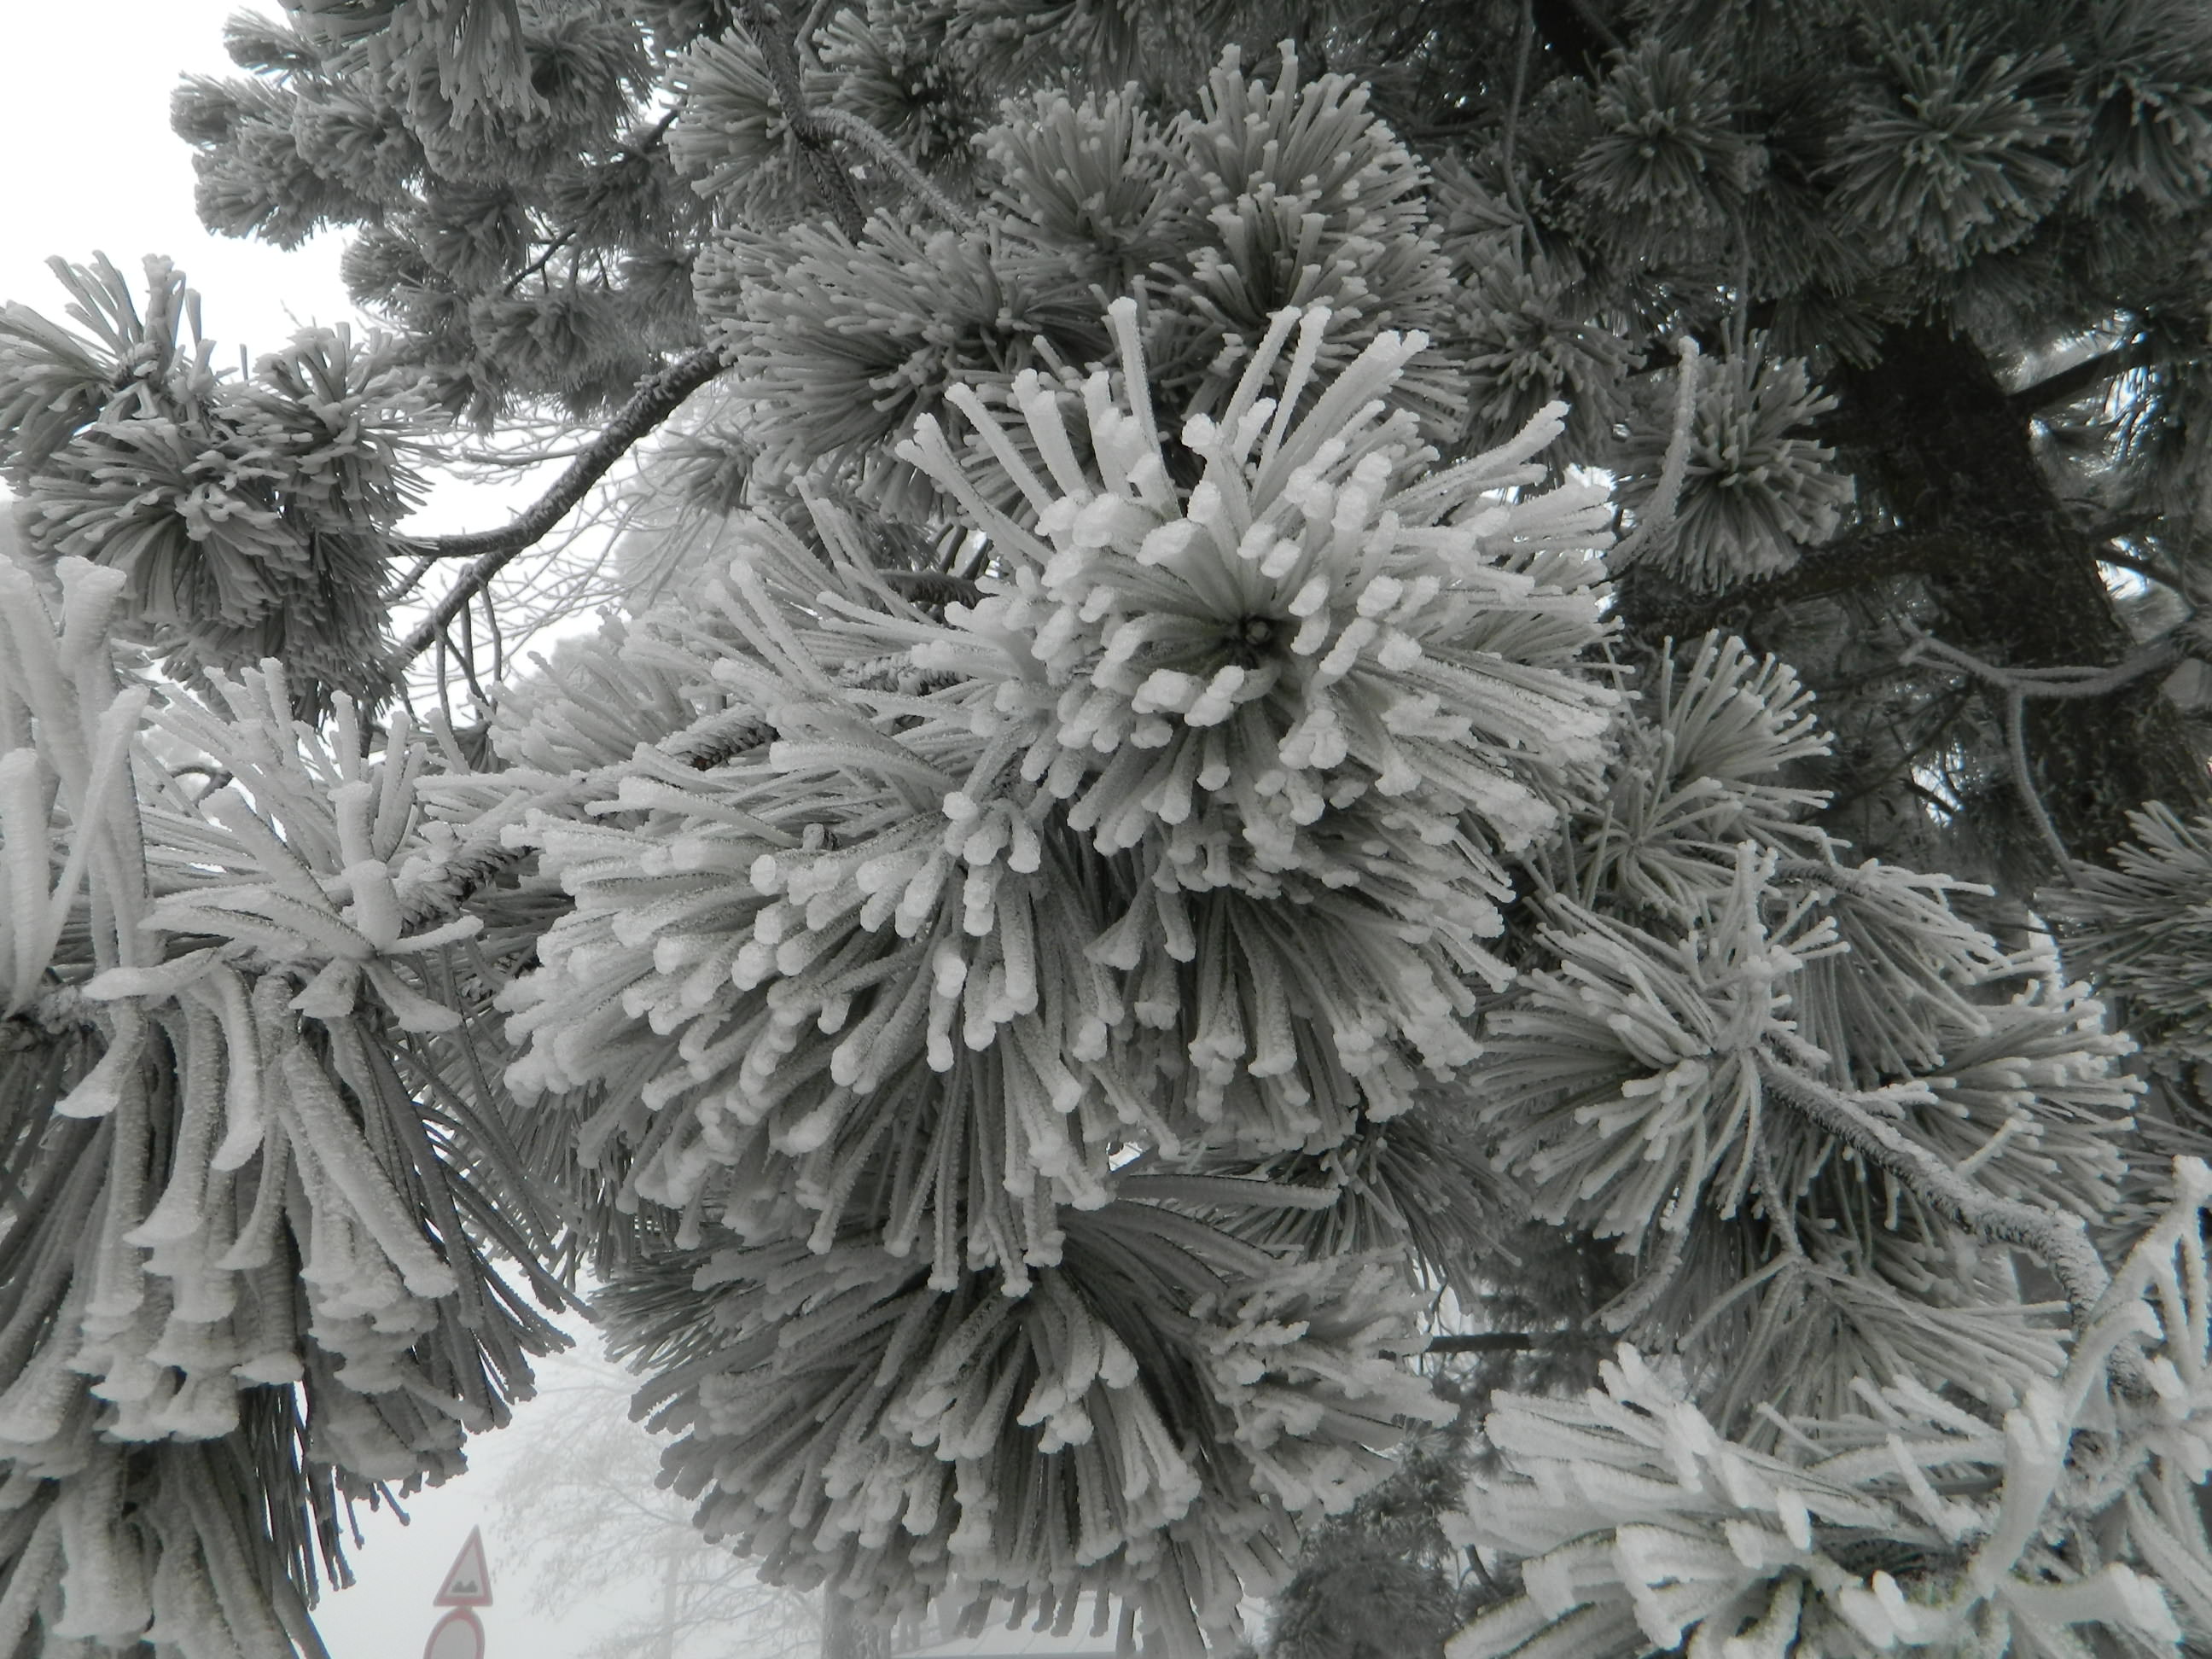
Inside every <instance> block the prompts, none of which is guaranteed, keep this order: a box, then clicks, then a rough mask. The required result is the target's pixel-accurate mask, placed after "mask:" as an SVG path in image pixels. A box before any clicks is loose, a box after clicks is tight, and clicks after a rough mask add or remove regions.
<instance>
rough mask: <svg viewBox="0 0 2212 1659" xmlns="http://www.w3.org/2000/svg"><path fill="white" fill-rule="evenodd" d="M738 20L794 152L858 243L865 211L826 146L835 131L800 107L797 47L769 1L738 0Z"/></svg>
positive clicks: (841, 224)
mask: <svg viewBox="0 0 2212 1659" xmlns="http://www.w3.org/2000/svg"><path fill="white" fill-rule="evenodd" d="M738 21H740V22H742V23H743V24H744V27H745V33H748V34H750V35H751V36H752V38H753V44H754V45H755V46H758V47H759V48H760V53H761V61H762V62H763V64H765V65H766V66H767V68H768V78H769V84H770V85H771V86H773V87H775V98H776V102H778V103H779V104H781V105H782V106H783V118H784V120H785V122H786V123H787V125H789V126H790V128H791V134H792V137H794V138H796V139H798V140H799V154H801V155H804V156H805V158H806V166H807V170H808V171H809V172H810V173H812V174H813V175H814V183H815V185H816V187H817V188H818V189H819V190H820V191H821V192H822V194H823V196H824V197H827V198H828V199H829V215H830V216H831V217H832V218H834V219H835V220H836V222H837V228H838V229H840V230H842V231H843V232H844V233H845V235H846V238H847V240H852V241H858V240H860V232H861V231H862V230H863V229H864V228H866V225H867V222H868V215H867V210H866V209H865V208H863V207H862V206H861V205H860V192H859V191H856V190H854V188H853V179H852V175H851V174H850V173H847V172H846V171H845V168H844V166H843V164H842V162H840V161H838V159H837V155H836V150H835V149H834V148H833V146H832V144H831V142H830V138H831V134H832V133H833V132H834V131H835V129H833V128H832V127H830V126H829V125H828V124H826V123H825V122H823V121H822V120H820V119H819V118H817V117H816V116H815V114H814V113H813V112H811V110H809V109H808V108H807V106H806V94H805V88H804V87H803V86H802V85H801V84H800V82H799V52H798V49H797V48H796V47H795V46H793V43H792V39H791V36H790V35H789V34H788V33H786V32H785V31H784V29H783V28H782V27H781V24H782V21H783V20H782V17H781V14H780V13H779V12H778V11H777V10H776V9H775V6H774V5H773V4H772V3H770V0H738ZM886 142H888V141H886Z"/></svg>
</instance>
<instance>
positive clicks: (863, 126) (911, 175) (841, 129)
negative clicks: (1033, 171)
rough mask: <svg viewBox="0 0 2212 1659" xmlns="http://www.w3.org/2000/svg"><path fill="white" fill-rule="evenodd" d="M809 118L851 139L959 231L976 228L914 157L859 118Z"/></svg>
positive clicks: (833, 112) (830, 113)
mask: <svg viewBox="0 0 2212 1659" xmlns="http://www.w3.org/2000/svg"><path fill="white" fill-rule="evenodd" d="M806 118H807V119H808V120H810V121H813V122H816V123H817V124H818V125H822V126H823V127H826V128H828V129H829V131H831V132H834V133H836V135H837V136H838V137H841V138H850V139H851V140H852V141H853V142H854V143H856V144H859V145H860V147H861V148H862V149H865V150H866V151H868V153H869V154H871V155H874V156H875V157H876V158H877V159H878V161H882V162H884V164H885V165H886V166H887V167H890V170H891V171H892V172H894V173H897V174H898V176H899V181H900V182H901V183H902V184H903V185H905V186H906V187H907V189H908V190H909V191H912V192H913V193H914V194H915V196H916V197H919V198H920V199H921V201H922V202H924V203H925V204H927V206H928V208H929V210H930V211H931V212H933V213H934V214H936V215H937V216H938V217H939V218H940V219H942V220H944V221H945V223H947V224H948V225H951V226H952V227H953V228H956V229H958V230H973V229H975V215H974V214H972V213H970V212H969V211H968V210H967V209H965V208H963V207H962V206H961V205H959V204H957V202H955V201H954V200H953V199H952V198H951V197H950V196H947V195H946V194H945V192H944V191H941V190H939V188H938V187H937V186H936V185H935V184H933V182H932V181H931V179H930V178H929V175H928V174H927V173H924V172H923V171H922V170H921V168H920V167H916V166H915V164H914V161H913V158H912V157H910V156H908V155H907V153H906V152H905V151H904V150H902V149H900V148H899V147H898V146H897V145H896V144H895V143H892V142H891V141H890V138H888V137H885V136H884V134H882V133H880V132H878V131H876V130H875V128H873V127H872V126H870V125H868V124H867V123H866V121H863V120H862V119H861V118H860V117H859V116H857V115H851V114H848V113H847V112H845V111H843V110H842V109H823V110H810V111H808V112H807V116H806Z"/></svg>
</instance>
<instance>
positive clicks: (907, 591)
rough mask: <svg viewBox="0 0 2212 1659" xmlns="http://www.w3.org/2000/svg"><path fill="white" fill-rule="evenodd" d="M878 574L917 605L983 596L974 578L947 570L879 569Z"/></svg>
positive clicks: (954, 602)
mask: <svg viewBox="0 0 2212 1659" xmlns="http://www.w3.org/2000/svg"><path fill="white" fill-rule="evenodd" d="M876 578H877V580H879V581H881V582H882V583H883V584H884V586H886V587H890V588H893V589H896V591H897V592H900V593H901V594H903V595H904V596H905V597H906V598H908V599H911V600H913V601H914V602H915V604H916V605H974V604H975V603H976V602H977V601H978V600H980V599H981V598H982V597H983V590H982V588H981V587H980V586H977V585H976V584H975V582H973V581H971V580H969V579H968V578H967V577H965V576H956V575H954V574H951V572H950V571H945V570H878V571H877V572H876Z"/></svg>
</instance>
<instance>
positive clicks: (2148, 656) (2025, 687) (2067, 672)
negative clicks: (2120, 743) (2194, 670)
mask: <svg viewBox="0 0 2212 1659" xmlns="http://www.w3.org/2000/svg"><path fill="white" fill-rule="evenodd" d="M1904 626H1905V631H1906V632H1907V633H1908V634H1910V635H1911V636H1912V643H1911V645H1910V646H1908V647H1905V655H1904V658H1903V659H1902V660H1904V661H1905V663H1907V664H1911V663H1916V662H1920V661H1923V660H1925V659H1928V658H1931V657H1932V658H1934V659H1936V661H1938V662H1942V663H1948V664H1949V665H1951V666H1952V667H1954V668H1958V669H1961V670H1964V671H1966V673H1968V674H1971V675H1972V676H1973V677H1974V678H1976V679H1978V680H1982V681H1984V682H1986V683H1987V684H1990V685H1994V686H1996V688H1997V689H1998V690H2002V691H2004V692H2006V693H2007V694H2008V695H2009V696H2015V697H2036V698H2045V697H2108V696H2112V694H2113V693H2114V692H2116V691H2122V690H2126V689H2127V688H2128V687H2129V686H2130V685H2133V684H2135V683H2136V681H2137V680H2140V679H2143V678H2147V677H2148V676H2150V675H2152V674H2158V673H2164V672H2166V671H2170V670H2172V669H2175V668H2179V666H2180V665H2181V664H2182V662H2183V660H2184V659H2186V658H2189V657H2192V656H2195V655H2197V654H2198V653H2197V652H2195V651H2192V650H2191V649H2190V642H2189V641H2188V640H2187V639H2185V637H2184V636H2183V635H2182V633H2181V630H2180V629H2175V630H2174V631H2172V633H2168V634H2165V635H2160V637H2159V638H2158V639H2156V640H2154V641H2152V642H2151V643H2150V644H2149V645H2148V646H2145V647H2143V648H2142V650H2140V651H2138V652H2136V653H2134V654H2132V655H2131V656H2130V657H2128V658H2127V659H2125V660H2124V661H2121V662H2117V663H2114V664H2112V665H2111V666H2109V667H2104V668H2099V667H2092V666H2088V665H2081V666H2067V667H2058V668H2001V667H1999V666H1998V665H1996V664H1995V663H1993V662H1984V661H1983V660H1982V659H1980V658H1979V657H1977V656H1975V655H1973V654H1972V653H1970V652H1966V651H1961V650H1960V649H1959V647H1956V646H1955V645H1946V644H1944V643H1943V641H1941V640H1939V639H1937V638H1936V637H1935V636H1934V635H1931V634H1924V633H1922V632H1921V631H1920V630H1919V629H1917V628H1916V627H1914V626H1913V624H1912V623H1911V622H1910V621H1907V622H1906V623H1905V624H1904Z"/></svg>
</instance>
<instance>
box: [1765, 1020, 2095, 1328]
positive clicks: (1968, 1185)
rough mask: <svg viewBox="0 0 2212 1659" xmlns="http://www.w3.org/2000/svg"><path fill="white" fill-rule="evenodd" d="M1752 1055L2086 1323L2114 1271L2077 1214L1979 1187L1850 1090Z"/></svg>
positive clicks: (1871, 1157) (1827, 1128)
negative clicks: (2045, 1274) (2036, 1275)
mask: <svg viewBox="0 0 2212 1659" xmlns="http://www.w3.org/2000/svg"><path fill="white" fill-rule="evenodd" d="M1753 1061H1754V1063H1755V1064H1756V1065H1757V1066H1758V1067H1759V1080H1760V1081H1761V1082H1762V1083H1763V1084H1765V1085H1766V1087H1767V1088H1768V1089H1769V1090H1770V1091H1772V1093H1773V1094H1774V1095H1775V1097H1777V1098H1778V1099H1779V1100H1780V1101H1781V1102H1782V1103H1784V1105H1786V1106H1788V1107H1790V1109H1792V1110H1793V1111H1796V1113H1798V1114H1799V1115H1801V1116H1802V1117H1804V1118H1806V1119H1807V1120H1808V1121H1810V1122H1812V1123H1813V1124H1814V1126H1815V1127H1818V1128H1820V1129H1821V1130H1822V1131H1824V1132H1825V1133H1828V1134H1831V1135H1832V1136H1834V1137H1835V1138H1836V1139H1838V1140H1839V1141H1841V1142H1842V1143H1843V1144H1844V1146H1849V1147H1850V1148H1851V1149H1852V1151H1854V1152H1857V1154H1858V1155H1859V1156H1860V1157H1861V1158H1864V1159H1865V1160H1866V1161H1867V1162H1868V1163H1869V1164H1872V1165H1874V1166H1875V1168H1877V1169H1881V1170H1885V1171H1887V1173H1888V1174H1889V1175H1890V1176H1893V1177H1894V1178H1895V1179H1897V1180H1898V1181H1900V1182H1903V1183H1904V1184H1905V1188H1907V1189H1908V1190H1909V1191H1911V1193H1912V1194H1914V1195H1915V1196H1916V1197H1917V1198H1918V1199H1919V1200H1921V1201H1922V1202H1923V1203H1924V1204H1926V1205H1928V1206H1929V1207H1930V1208H1932V1209H1935V1210H1936V1211H1938V1212H1941V1213H1942V1214H1944V1215H1946V1216H1948V1217H1949V1218H1951V1219H1952V1220H1953V1221H1954V1222H1956V1223H1958V1224H1959V1225H1961V1226H1963V1227H1966V1228H1967V1229H1968V1230H1970V1231H1972V1232H1973V1233H1975V1234H1976V1235H1978V1237H1982V1238H1984V1239H1988V1240H1990V1242H1992V1243H2000V1244H2013V1245H2017V1246H2019V1247H2020V1248H2021V1249H2024V1250H2027V1251H2028V1252H2029V1253H2031V1254H2032V1255H2034V1256H2035V1257H2036V1258H2037V1259H2038V1260H2039V1261H2041V1262H2042V1263H2043V1264H2044V1265H2045V1267H2049V1268H2050V1269H2051V1274H2052V1276H2053V1277H2054V1278H2056V1279H2057V1280H2058V1285H2059V1288H2060V1290H2061V1291H2063V1293H2064V1294H2065V1297H2066V1305H2067V1307H2068V1309H2069V1312H2070V1315H2071V1317H2072V1320H2073V1324H2074V1328H2075V1330H2077V1331H2080V1330H2085V1329H2087V1328H2088V1323H2089V1319H2090V1316H2091V1314H2092V1313H2093V1311H2094V1310H2095V1309H2096V1306H2097V1304H2098V1303H2099V1302H2100V1300H2101V1299H2102V1298H2103V1297H2104V1294H2105V1292H2106V1290H2107V1289H2108V1288H2110V1286H2111V1285H2112V1275H2111V1274H2110V1273H2107V1272H2106V1269H2105V1263H2104V1259H2103V1258H2102V1257H2100V1255H2098V1254H2097V1251H2096V1247H2095V1246H2094V1245H2093V1244H2091V1243H2090V1242H2089V1236H2088V1233H2087V1231H2086V1229H2085V1228H2084V1226H2083V1225H2082V1221H2081V1217H2080V1216H2078V1215H2073V1214H2070V1213H2069V1212H2065V1211H2062V1210H2053V1209H2049V1208H2046V1207H2045V1206H2042V1205H2039V1204H2029V1203H2026V1202H2023V1201H2021V1200H2018V1199H2009V1198H1999V1197H1997V1196H1996V1194H1993V1193H1990V1192H1987V1191H1984V1189H1983V1188H1979V1187H1977V1186H1975V1185H1974V1184H1973V1182H1971V1181H1968V1180H1967V1179H1966V1177H1965V1176H1962V1175H1960V1173H1959V1172H1958V1171H1957V1170H1954V1169H1953V1168H1952V1167H1951V1166H1950V1165H1949V1164H1946V1163H1945V1162H1944V1161H1943V1160H1942V1158H1938V1157H1936V1154H1935V1153H1933V1152H1929V1150H1928V1149H1927V1148H1926V1147H1924V1146H1919V1145H1917V1144H1916V1143H1915V1142H1913V1141H1911V1140H1910V1139H1906V1138H1905V1135H1903V1134H1902V1133H1899V1131H1898V1129H1897V1127H1896V1126H1895V1125H1893V1124H1889V1123H1885V1122H1883V1121H1881V1119H1879V1118H1877V1117H1875V1115H1873V1114H1872V1113H1871V1112H1869V1111H1868V1110H1867V1109H1866V1108H1865V1107H1864V1106H1863V1105H1861V1104H1860V1103H1858V1102H1857V1101H1855V1100H1853V1099H1852V1098H1851V1097H1850V1096H1848V1095H1846V1094H1844V1093H1842V1092H1841V1091H1838V1090H1835V1089H1832V1088H1830V1087H1829V1086H1828V1085H1826V1084H1825V1083H1822V1082H1820V1081H1819V1080H1818V1079H1814V1078H1809V1077H1807V1076H1806V1075H1805V1074H1804V1073H1802V1072H1800V1071H1798V1070H1796V1068H1795V1067H1793V1066H1785V1065H1784V1064H1782V1063H1781V1062H1780V1061H1779V1060H1776V1059H1775V1058H1774V1057H1773V1056H1772V1055H1771V1054H1767V1053H1766V1052H1765V1050H1763V1049H1756V1050H1753Z"/></svg>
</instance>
